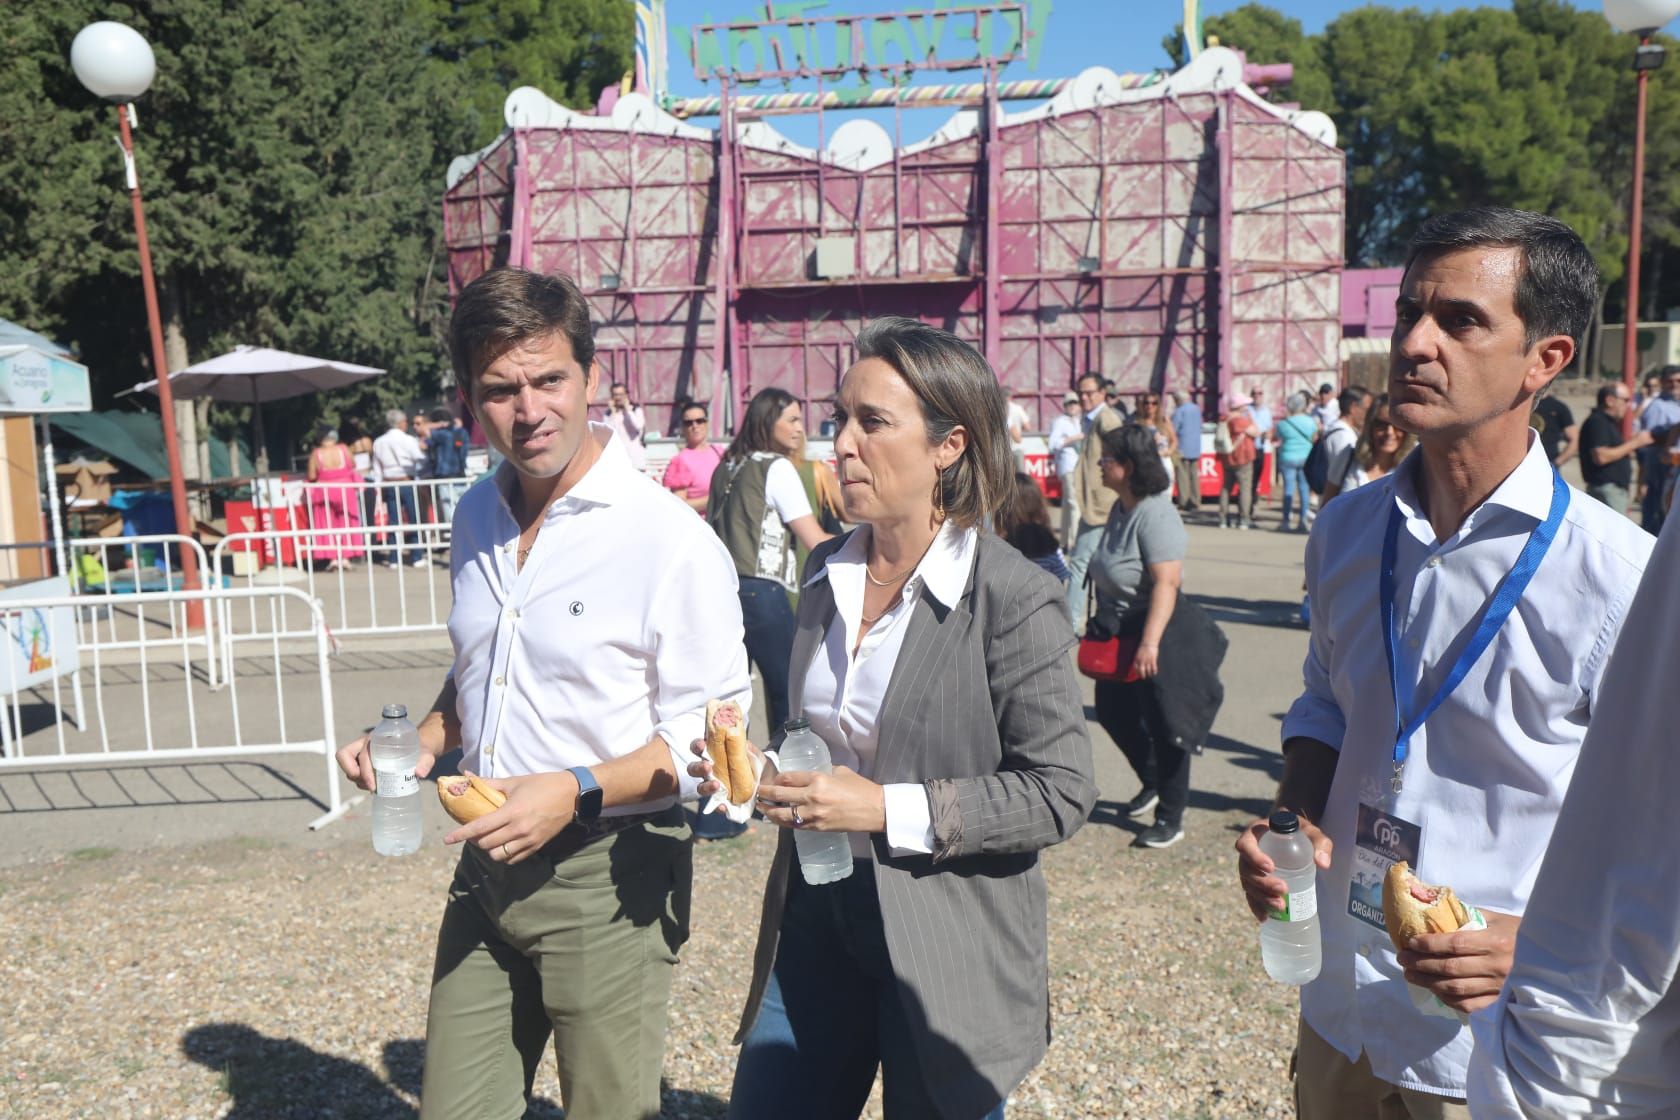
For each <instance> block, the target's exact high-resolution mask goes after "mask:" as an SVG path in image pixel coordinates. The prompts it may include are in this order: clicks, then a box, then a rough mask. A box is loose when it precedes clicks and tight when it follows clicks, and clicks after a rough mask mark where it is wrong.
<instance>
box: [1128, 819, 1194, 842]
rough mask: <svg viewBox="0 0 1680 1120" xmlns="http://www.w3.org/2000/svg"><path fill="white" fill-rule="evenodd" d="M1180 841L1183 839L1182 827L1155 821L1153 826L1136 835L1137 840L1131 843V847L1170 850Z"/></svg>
mask: <svg viewBox="0 0 1680 1120" xmlns="http://www.w3.org/2000/svg"><path fill="white" fill-rule="evenodd" d="M1182 839H1184V826H1183V825H1181V824H1168V823H1167V822H1165V821H1156V822H1155V823H1154V824H1152V825H1150V826H1149V827H1148V828H1146V829H1144V830H1143V831H1142V832H1140V833H1138V838H1137V839H1136V840H1133V841H1132V847H1134V848H1170V847H1172V846H1173V845H1174V844H1176V843H1178V842H1179V841H1180V840H1182Z"/></svg>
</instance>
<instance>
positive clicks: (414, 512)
mask: <svg viewBox="0 0 1680 1120" xmlns="http://www.w3.org/2000/svg"><path fill="white" fill-rule="evenodd" d="M380 492H381V494H382V495H383V496H384V498H385V523H386V525H387V526H389V528H387V529H386V532H387V533H389V534H390V535H391V545H392V547H391V563H393V564H397V563H401V562H402V545H403V543H404V542H405V541H406V542H409V543H410V544H411V545H412V547H411V548H409V550H408V562H409V563H411V564H417V563H419V562H420V561H421V560H424V559H425V558H426V550H425V549H423V548H421V547H420V534H419V532H418V531H417V530H414V529H409V530H408V531H407V532H404V533H399V532H398V531H397V529H396V526H398V525H418V524H419V523H420V510H419V507H418V506H417V505H416V504H415V501H414V487H412V486H382V487H380Z"/></svg>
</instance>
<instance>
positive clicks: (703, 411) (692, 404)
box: [677, 401, 712, 420]
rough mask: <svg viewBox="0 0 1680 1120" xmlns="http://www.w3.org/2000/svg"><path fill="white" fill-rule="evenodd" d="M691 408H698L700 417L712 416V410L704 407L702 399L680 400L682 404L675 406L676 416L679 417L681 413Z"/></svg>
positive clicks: (707, 417)
mask: <svg viewBox="0 0 1680 1120" xmlns="http://www.w3.org/2000/svg"><path fill="white" fill-rule="evenodd" d="M691 408H698V409H699V410H700V416H701V418H702V419H706V420H710V419H711V418H712V410H711V409H709V408H707V407H706V403H705V402H704V401H684V402H682V404H681V405H680V406H678V408H677V417H678V418H679V419H681V417H682V414H683V413H685V412H687V411H688V410H689V409H691Z"/></svg>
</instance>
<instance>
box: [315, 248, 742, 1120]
mask: <svg viewBox="0 0 1680 1120" xmlns="http://www.w3.org/2000/svg"><path fill="white" fill-rule="evenodd" d="M533 323H539V324H542V327H541V329H538V330H535V331H533V330H532V327H531V324H533ZM450 354H451V358H452V360H453V363H454V366H455V372H456V378H457V382H458V384H460V385H462V386H463V387H465V391H466V400H467V403H468V406H469V407H470V408H471V410H472V412H473V415H474V417H475V418H476V419H477V421H478V422H479V424H480V425H481V426H482V427H483V429H484V432H485V436H486V438H487V439H488V440H489V442H490V444H491V446H492V447H494V448H496V449H497V450H499V451H500V452H501V453H502V454H503V455H504V456H505V462H504V463H503V464H502V465H501V466H500V467H498V468H497V470H496V472H495V474H494V475H492V476H491V477H490V478H489V479H486V480H484V481H482V482H480V483H478V484H477V485H475V486H474V487H473V488H472V489H470V490H469V491H468V492H467V493H466V495H465V496H464V497H462V499H461V501H460V504H459V506H458V508H457V510H456V514H455V522H454V538H453V543H452V548H451V549H450V578H451V585H452V590H453V593H454V600H455V601H454V605H453V607H452V609H451V610H450V615H449V634H450V640H451V642H452V644H453V645H454V647H455V662H454V666H453V668H452V669H451V671H450V674H449V677H448V678H447V679H446V681H445V682H444V686H443V690H442V692H441V693H440V694H439V695H438V698H437V701H436V702H435V703H434V704H433V706H432V710H431V712H430V714H428V715H427V716H426V717H425V718H424V719H423V720H422V721H421V723H420V727H419V730H420V748H421V759H420V764H419V766H418V767H417V768H416V769H415V771H414V774H415V776H417V777H425V776H426V774H427V773H428V772H429V771H430V770H431V768H432V765H433V763H434V761H435V760H436V759H437V757H438V756H439V755H441V754H443V753H444V752H446V751H448V750H450V749H452V748H454V747H455V746H457V745H458V746H460V747H461V749H462V757H461V769H462V771H463V772H467V773H476V774H480V775H483V776H485V777H487V778H488V779H489V780H490V784H491V785H492V786H494V787H495V788H496V789H498V790H501V791H502V792H504V793H505V794H506V795H507V801H506V804H504V805H503V806H502V807H501V808H499V809H497V810H496V811H495V812H492V813H490V814H487V815H486V816H483V817H480V818H479V819H477V820H475V821H473V822H472V823H471V824H468V825H466V826H463V827H461V828H457V829H456V830H455V831H454V832H452V833H451V834H450V835H448V836H446V837H445V840H446V841H447V842H449V843H457V842H461V841H467V843H466V845H465V846H464V848H463V850H462V853H461V859H460V862H459V864H458V865H457V867H456V872H455V879H454V882H453V884H452V885H451V887H450V889H449V898H448V902H447V904H446V906H445V909H444V917H443V923H442V927H441V928H440V930H439V932H438V942H437V962H436V965H435V967H434V970H433V979H432V999H431V1010H430V1014H429V1016H428V1019H427V1027H426V1055H427V1061H426V1069H425V1076H424V1084H423V1090H422V1102H421V1116H422V1117H423V1118H424V1120H443V1118H446V1117H461V1116H519V1115H521V1114H522V1113H523V1112H524V1110H525V1107H526V1103H527V1102H528V1099H529V1096H530V1090H531V1084H532V1079H533V1077H534V1075H535V1072H536V1069H537V1066H538V1065H539V1063H540V1062H541V1061H542V1056H543V1052H544V1050H545V1048H546V1046H547V1043H548V1040H549V1037H550V1035H552V1036H553V1038H554V1046H555V1052H556V1055H557V1057H558V1060H559V1069H560V1086H561V1094H562V1096H563V1098H564V1104H565V1108H566V1114H567V1115H568V1116H576V1117H578V1118H579V1120H596V1118H610V1117H627V1116H636V1117H642V1116H656V1115H658V1113H659V1074H660V1066H661V1063H662V1058H663V1050H664V1034H665V1020H666V1002H667V999H668V997H669V994H670V984H671V973H672V968H673V966H674V965H675V964H676V960H677V951H678V949H679V948H680V947H681V945H682V944H683V942H684V941H685V940H686V938H687V932H688V931H687V922H688V901H689V893H690V878H691V876H690V870H691V868H690V854H691V849H692V845H691V842H690V838H689V831H688V827H687V825H686V824H685V823H684V821H683V815H682V811H681V806H680V804H679V803H678V799H679V798H680V797H687V796H692V794H693V790H694V787H695V786H696V785H697V784H698V782H697V781H696V780H695V779H693V778H690V777H689V776H688V773H687V764H688V761H689V758H690V751H691V745H692V743H693V742H694V740H696V739H698V738H702V737H703V734H704V723H705V705H706V701H707V700H708V699H712V698H718V699H723V698H733V699H736V700H737V701H739V702H740V703H741V705H742V707H743V709H745V708H747V707H748V706H749V705H750V703H751V692H750V685H749V682H748V679H747V666H746V657H745V654H744V652H743V649H742V632H741V613H740V607H739V604H738V602H737V600H736V597H735V595H734V594H733V592H734V589H735V578H734V571H733V569H732V567H731V565H730V561H729V558H728V556H727V555H726V554H725V553H724V551H723V548H722V547H721V546H720V545H719V543H718V542H717V540H716V539H715V538H714V537H713V535H712V533H711V532H710V530H708V529H707V528H706V525H705V523H704V522H702V521H701V520H700V519H699V518H697V517H695V516H694V515H693V513H692V512H690V511H689V510H688V509H687V507H686V506H684V505H683V503H682V502H681V501H679V500H677V499H676V498H675V497H673V496H672V495H671V494H669V493H667V492H666V491H665V490H663V489H661V488H660V486H659V484H658V483H656V482H654V481H653V480H652V479H650V478H648V477H646V476H645V475H643V474H642V473H641V472H639V471H637V470H636V469H635V468H634V466H632V465H631V463H630V460H629V458H628V456H626V454H625V453H624V448H623V445H622V443H621V441H620V440H619V439H618V438H617V437H616V436H615V435H614V434H613V433H612V432H611V431H610V430H609V429H608V428H606V426H604V425H600V424H591V423H589V420H588V407H589V402H590V399H591V397H592V396H593V395H594V392H595V390H596V388H597V384H598V376H599V367H598V366H597V365H596V363H595V361H594V343H593V339H592V337H591V333H590V324H589V310H588V304H587V303H586V302H585V300H584V297H583V295H582V294H581V293H580V292H579V291H578V289H577V287H576V286H575V285H574V284H573V283H572V282H571V281H570V280H568V279H566V278H565V277H562V276H557V275H554V276H542V275H538V274H536V273H532V272H527V271H524V270H522V269H496V270H492V271H490V272H488V273H486V274H485V275H483V276H481V277H480V278H479V279H477V280H475V281H473V282H472V283H471V284H469V285H468V286H467V287H466V289H465V290H464V291H463V292H462V293H461V297H460V300H459V302H458V303H457V305H456V308H455V314H454V317H453V319H452V321H451V323H450ZM338 759H339V764H340V766H341V767H342V768H343V769H344V771H345V773H346V774H347V775H348V776H349V777H350V778H351V779H352V780H354V781H356V782H357V784H359V785H361V786H362V788H364V789H371V788H373V787H374V785H375V784H376V783H375V782H374V775H373V770H372V766H371V762H370V758H369V755H368V748H367V738H366V737H365V736H364V737H363V738H361V739H358V740H356V741H355V742H352V743H350V744H348V745H346V746H345V747H343V748H342V749H340V751H339V753H338ZM446 780H447V779H446ZM392 781H395V782H397V783H399V784H401V783H405V782H412V781H413V778H410V777H408V776H407V775H401V774H393V775H388V774H387V773H386V772H384V771H381V772H380V774H379V776H378V782H377V784H378V785H386V784H387V783H389V782H392Z"/></svg>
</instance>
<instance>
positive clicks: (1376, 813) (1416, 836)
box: [1348, 802, 1423, 932]
mask: <svg viewBox="0 0 1680 1120" xmlns="http://www.w3.org/2000/svg"><path fill="white" fill-rule="evenodd" d="M1422 840H1423V828H1422V827H1421V826H1419V825H1415V824H1413V823H1412V822H1411V821H1408V820H1405V819H1403V818H1401V817H1397V816H1395V815H1394V814H1392V813H1385V812H1383V811H1382V810H1381V809H1378V808H1377V807H1375V806H1374V805H1368V804H1366V803H1365V802H1360V804H1359V817H1358V822H1357V828H1356V830H1355V831H1354V836H1353V882H1352V884H1351V885H1350V886H1349V887H1348V913H1349V914H1351V915H1353V916H1354V917H1355V918H1358V919H1359V920H1360V921H1362V922H1365V923H1366V924H1368V925H1372V926H1375V927H1376V928H1378V929H1380V930H1383V931H1385V932H1386V931H1387V929H1388V927H1387V926H1386V925H1384V924H1383V900H1382V892H1383V878H1384V876H1386V875H1387V874H1388V869H1389V868H1390V867H1392V866H1394V865H1395V864H1396V863H1399V862H1400V861H1401V860H1405V861H1406V862H1407V863H1409V864H1411V865H1412V867H1413V868H1416V867H1417V865H1418V850H1419V849H1420V848H1421V846H1422Z"/></svg>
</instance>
